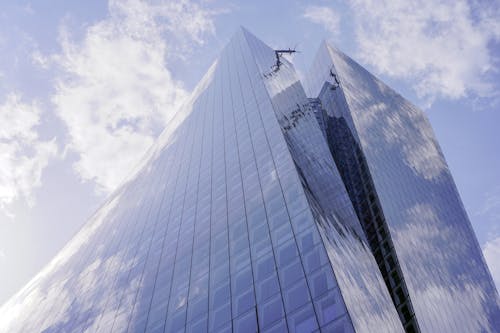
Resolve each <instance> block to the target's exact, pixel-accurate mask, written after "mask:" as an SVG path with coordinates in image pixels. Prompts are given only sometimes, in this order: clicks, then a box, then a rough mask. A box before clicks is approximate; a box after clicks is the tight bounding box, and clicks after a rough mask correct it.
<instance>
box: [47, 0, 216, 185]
mask: <svg viewBox="0 0 500 333" xmlns="http://www.w3.org/2000/svg"><path fill="white" fill-rule="evenodd" d="M216 14H217V13H216V12H215V11H211V10H208V9H204V8H203V7H201V6H200V5H198V4H195V3H193V2H191V1H187V0H185V1H180V2H175V3H174V2H166V1H165V2H154V3H149V2H143V1H138V0H128V1H115V0H111V1H110V3H109V17H107V18H106V19H105V20H102V21H100V22H98V23H96V24H94V25H92V26H90V27H89V28H88V29H87V30H86V32H85V36H84V37H83V39H82V40H81V41H75V40H73V39H72V38H71V37H70V36H69V34H68V33H67V29H65V28H63V29H62V30H61V31H62V32H61V39H60V41H61V46H62V53H61V54H60V55H58V56H56V57H54V60H55V62H56V63H58V64H59V65H60V66H61V68H62V70H63V74H62V75H61V77H60V78H59V81H58V84H57V86H56V94H55V96H54V97H53V102H54V104H55V105H56V109H57V113H58V115H59V116H60V118H61V119H62V120H63V121H64V123H65V124H66V126H67V128H68V131H69V138H70V139H69V143H68V146H67V147H68V148H69V149H70V150H71V151H74V152H76V153H78V154H79V159H78V160H77V161H76V162H75V164H74V168H75V170H76V171H77V172H78V174H79V175H80V177H81V178H82V179H83V180H93V181H95V182H96V183H97V185H98V188H99V189H101V190H104V191H111V190H113V189H114V188H115V187H116V186H117V185H118V184H119V183H120V182H121V181H122V180H123V179H124V177H125V176H126V175H127V174H128V173H129V172H130V170H131V168H133V167H134V165H135V164H137V163H138V161H139V160H140V158H141V156H142V155H143V154H144V153H145V152H146V150H147V148H148V147H149V146H150V145H151V144H152V142H153V141H154V139H155V138H156V136H157V135H158V134H159V132H160V130H161V129H162V128H163V127H164V125H165V124H166V122H167V121H168V119H169V117H171V116H172V114H173V113H174V111H175V110H176V109H177V108H178V107H179V106H180V104H181V103H182V102H183V101H184V100H185V98H186V96H187V92H186V91H185V89H184V88H183V85H182V83H181V82H178V81H176V80H174V79H173V77H172V74H171V71H170V70H169V69H168V67H167V63H166V61H167V62H168V59H170V58H171V57H172V56H181V57H182V55H184V54H186V52H188V51H189V47H190V46H192V45H193V43H195V44H202V43H203V41H204V38H205V36H207V35H213V34H214V30H215V28H214V24H213V16H214V15H216Z"/></svg>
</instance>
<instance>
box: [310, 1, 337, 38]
mask: <svg viewBox="0 0 500 333" xmlns="http://www.w3.org/2000/svg"><path fill="white" fill-rule="evenodd" d="M302 16H303V17H304V18H306V19H308V20H309V21H311V22H313V23H317V24H319V25H321V26H322V27H323V28H324V29H325V30H326V31H328V32H329V33H331V34H332V35H338V34H339V32H340V15H339V14H338V13H336V12H335V11H334V10H333V9H331V8H329V7H323V6H308V7H306V10H305V11H304V14H303V15H302Z"/></svg>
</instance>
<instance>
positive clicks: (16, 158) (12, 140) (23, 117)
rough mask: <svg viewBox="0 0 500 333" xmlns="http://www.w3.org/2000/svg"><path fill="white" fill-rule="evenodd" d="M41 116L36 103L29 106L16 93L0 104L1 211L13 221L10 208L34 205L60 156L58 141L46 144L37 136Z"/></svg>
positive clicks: (53, 140)
mask: <svg viewBox="0 0 500 333" xmlns="http://www.w3.org/2000/svg"><path fill="white" fill-rule="evenodd" d="M41 113H42V111H41V109H40V107H39V106H38V105H37V104H36V103H31V104H30V103H26V102H24V101H22V100H21V97H20V96H19V95H17V94H14V93H12V94H9V95H7V97H6V99H5V101H4V102H3V104H0V124H2V125H1V126H0V211H3V213H4V214H6V215H7V216H10V217H13V215H12V213H11V212H10V210H9V205H10V204H12V203H13V202H14V201H15V200H17V199H21V198H23V199H25V200H26V201H27V202H28V204H30V205H32V204H33V203H34V198H33V190H34V189H35V188H36V187H39V186H40V185H41V176H42V171H43V169H44V168H45V167H46V166H47V164H48V162H49V160H50V158H51V157H53V156H55V155H56V153H57V146H56V143H55V138H54V139H52V140H49V141H43V140H40V138H39V136H38V132H37V129H36V127H37V126H38V125H39V123H40V115H41Z"/></svg>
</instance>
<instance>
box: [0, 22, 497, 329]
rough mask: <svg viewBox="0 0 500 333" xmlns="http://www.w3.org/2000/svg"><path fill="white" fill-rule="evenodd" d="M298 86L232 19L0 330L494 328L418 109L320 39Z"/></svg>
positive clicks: (275, 56) (459, 213)
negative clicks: (171, 112) (138, 157)
mask: <svg viewBox="0 0 500 333" xmlns="http://www.w3.org/2000/svg"><path fill="white" fill-rule="evenodd" d="M306 87H307V89H308V93H307V94H306V92H305V90H304V88H303V85H302V83H301V82H300V80H299V79H298V77H297V74H296V73H295V70H294V68H293V66H292V65H291V63H290V62H288V61H287V60H286V59H285V58H284V57H283V56H282V54H281V52H279V51H275V50H273V49H271V48H270V47H268V46H267V45H265V44H264V43H263V42H261V41H260V40H258V39H257V38H256V37H255V36H253V35H252V34H250V33H249V32H247V31H246V30H245V29H243V28H242V29H240V30H239V31H238V32H237V33H236V34H235V35H234V36H233V38H232V39H231V41H230V42H229V43H228V45H227V46H226V47H225V48H224V49H223V51H222V53H221V55H220V57H219V58H218V59H217V60H216V61H215V62H214V64H213V65H212V66H211V68H210V69H209V71H208V73H207V74H206V75H205V76H204V78H203V79H202V81H201V82H200V83H199V84H198V86H197V87H196V89H195V91H194V92H193V94H192V96H191V98H190V100H189V101H188V103H186V104H185V105H184V106H183V107H182V108H181V109H180V110H179V111H178V112H177V114H176V115H175V117H174V118H173V120H172V121H171V122H170V123H169V124H168V126H167V128H166V129H165V130H164V131H163V133H162V134H161V136H160V138H159V139H158V140H157V142H156V143H155V145H154V146H153V147H152V148H151V149H150V151H149V152H148V153H147V156H146V158H145V159H144V161H143V163H142V165H141V166H140V167H138V168H137V170H136V172H135V173H134V174H133V175H132V176H131V177H130V178H129V180H127V181H126V182H125V183H124V184H123V185H122V186H121V187H120V188H119V189H118V190H117V191H116V192H115V193H113V194H112V195H111V196H110V197H109V199H108V200H107V202H106V203H105V204H104V205H103V206H102V207H101V208H100V209H99V210H98V211H97V212H96V213H95V214H94V216H93V217H92V218H91V219H90V221H89V222H88V223H86V224H85V226H84V227H83V228H82V230H81V231H79V232H78V233H77V234H76V236H75V237H74V238H73V239H72V240H71V241H70V242H69V243H68V245H67V246H66V247H65V248H64V249H63V250H62V251H61V252H60V253H59V254H58V255H57V256H56V258H54V259H53V260H52V262H51V263H50V264H49V265H48V266H47V267H46V268H45V269H44V270H43V271H42V272H40V273H39V274H38V275H37V276H36V277H35V278H34V279H33V280H32V281H31V282H30V283H29V284H28V285H27V286H26V287H24V288H23V289H22V290H21V291H20V292H19V293H18V294H17V295H15V296H14V297H13V298H12V299H11V300H9V301H8V302H7V303H6V304H5V305H4V306H3V307H2V308H1V309H0V332H231V331H234V332H257V331H261V332H287V331H289V332H320V331H321V332H404V331H405V330H406V331H407V332H498V331H499V330H500V306H499V297H498V293H497V291H496V289H495V287H494V285H493V282H492V280H491V277H490V274H489V272H488V269H487V267H486V265H485V263H484V259H483V257H482V254H481V251H480V248H479V246H478V243H477V240H476V238H475V236H474V233H473V231H472V228H471V225H470V222H469V220H468V218H467V215H466V213H465V210H464V208H463V205H462V203H461V201H460V198H459V196H458V193H457V190H456V188H455V185H454V183H453V180H452V178H451V175H450V172H449V170H448V167H447V165H446V162H445V161H444V158H443V156H442V153H441V151H440V149H439V146H438V145H437V143H436V141H435V139H434V135H433V133H432V130H431V129H430V125H429V124H428V121H427V119H426V118H425V116H424V115H423V113H422V112H421V111H420V110H418V109H417V108H415V107H414V106H413V105H411V104H410V103H409V102H407V101H406V100H404V99H403V98H402V97H401V96H399V95H398V94H396V93H395V92H394V91H392V90H391V89H390V88H388V87H387V86H385V85H384V84H383V83H382V82H380V81H379V80H377V79H376V78H375V77H373V76H372V75H371V74H369V73H368V72H367V71H366V70H364V69H363V68H362V67H360V66H359V65H358V64H356V63H355V62H354V61H352V60H351V59H350V58H348V57H347V56H345V55H344V54H342V53H341V52H339V51H337V50H335V49H334V48H333V47H331V46H330V45H328V44H323V45H322V46H321V48H320V51H319V53H318V55H317V58H316V60H315V62H314V65H313V66H312V69H311V71H310V73H309V74H308V77H307V80H306ZM312 97H314V98H312Z"/></svg>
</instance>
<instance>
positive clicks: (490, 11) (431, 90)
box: [350, 0, 500, 101]
mask: <svg viewBox="0 0 500 333" xmlns="http://www.w3.org/2000/svg"><path fill="white" fill-rule="evenodd" d="M350 4H351V8H352V15H353V16H354V22H355V26H356V37H357V43H358V47H359V55H360V57H361V60H362V61H363V62H364V63H368V64H370V65H372V66H374V67H375V69H376V70H377V71H378V72H379V73H383V74H387V75H390V76H393V77H398V78H410V79H411V80H413V82H414V85H413V86H414V88H415V90H416V93H417V94H418V95H419V96H420V97H423V98H425V99H428V100H429V101H432V100H433V99H434V98H436V97H446V98H460V97H464V96H466V95H467V94H468V93H471V92H472V93H474V94H477V95H479V96H491V95H493V94H495V93H496V90H495V88H494V86H493V85H492V84H491V83H487V82H486V80H485V76H486V75H488V74H491V73H492V72H493V71H494V59H493V55H492V54H491V51H490V49H489V48H488V46H489V45H488V44H489V43H490V42H491V41H492V40H495V39H498V38H499V37H500V24H499V23H498V14H499V9H498V8H494V6H491V7H488V6H487V4H484V3H481V4H479V3H475V4H470V3H468V2H467V1H466V0H453V1H440V2H436V1H431V0H419V1H413V2H407V1H394V0H390V1H389V0H385V1H372V0H355V1H352V2H350Z"/></svg>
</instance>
